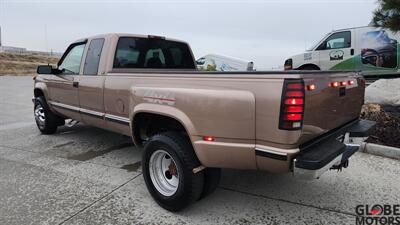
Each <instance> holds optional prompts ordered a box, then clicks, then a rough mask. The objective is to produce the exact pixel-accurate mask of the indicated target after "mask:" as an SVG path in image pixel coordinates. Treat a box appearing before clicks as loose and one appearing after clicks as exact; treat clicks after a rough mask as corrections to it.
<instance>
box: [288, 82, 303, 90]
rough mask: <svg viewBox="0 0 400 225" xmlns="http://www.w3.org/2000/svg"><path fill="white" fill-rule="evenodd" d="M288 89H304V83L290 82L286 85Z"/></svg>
mask: <svg viewBox="0 0 400 225" xmlns="http://www.w3.org/2000/svg"><path fill="white" fill-rule="evenodd" d="M286 88H287V89H303V84H302V83H289V84H287V86H286Z"/></svg>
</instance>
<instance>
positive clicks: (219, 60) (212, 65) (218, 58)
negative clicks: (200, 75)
mask: <svg viewBox="0 0 400 225" xmlns="http://www.w3.org/2000/svg"><path fill="white" fill-rule="evenodd" d="M196 64H197V68H198V69H199V70H211V71H253V70H254V63H253V62H252V61H248V60H244V59H238V58H234V57H230V56H224V55H217V54H208V55H205V56H203V57H201V58H199V59H197V60H196Z"/></svg>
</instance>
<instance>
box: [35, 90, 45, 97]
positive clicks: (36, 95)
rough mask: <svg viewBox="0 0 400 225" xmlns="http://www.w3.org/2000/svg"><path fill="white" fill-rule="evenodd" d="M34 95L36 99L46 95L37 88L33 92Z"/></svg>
mask: <svg viewBox="0 0 400 225" xmlns="http://www.w3.org/2000/svg"><path fill="white" fill-rule="evenodd" d="M33 95H34V96H35V97H39V96H44V93H43V91H42V90H41V89H39V88H36V89H35V90H34V91H33Z"/></svg>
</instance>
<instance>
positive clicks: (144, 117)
mask: <svg viewBox="0 0 400 225" xmlns="http://www.w3.org/2000/svg"><path fill="white" fill-rule="evenodd" d="M132 127H133V137H134V139H135V142H136V144H138V145H140V146H142V145H143V143H144V142H145V141H147V140H148V139H149V138H150V137H151V136H153V135H155V134H157V133H161V132H165V131H177V132H184V133H185V134H187V132H186V129H185V127H184V126H183V125H182V124H181V122H179V121H178V120H176V119H174V118H171V117H168V116H163V115H158V114H154V113H138V114H137V115H135V117H134V119H133V126H132Z"/></svg>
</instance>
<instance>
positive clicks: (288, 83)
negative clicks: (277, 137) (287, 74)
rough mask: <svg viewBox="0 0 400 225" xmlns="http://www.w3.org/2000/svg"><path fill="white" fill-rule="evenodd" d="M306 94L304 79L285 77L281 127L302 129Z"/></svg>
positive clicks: (284, 128)
mask: <svg viewBox="0 0 400 225" xmlns="http://www.w3.org/2000/svg"><path fill="white" fill-rule="evenodd" d="M304 95H305V93H304V82H303V80H302V79H285V81H284V83H283V90H282V100H281V101H282V102H281V112H280V116H279V117H280V118H279V129H282V130H299V129H301V127H302V125H303V114H304V101H305V99H304V97H305V96H304Z"/></svg>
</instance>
